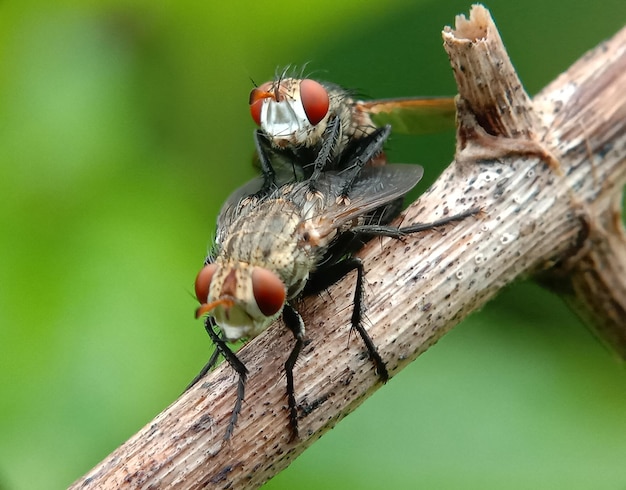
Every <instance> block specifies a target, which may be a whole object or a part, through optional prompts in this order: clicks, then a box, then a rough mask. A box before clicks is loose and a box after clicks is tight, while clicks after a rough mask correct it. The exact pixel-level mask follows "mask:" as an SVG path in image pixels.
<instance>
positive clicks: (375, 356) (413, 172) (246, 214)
mask: <svg viewBox="0 0 626 490" xmlns="http://www.w3.org/2000/svg"><path fill="white" fill-rule="evenodd" d="M373 134H374V137H372V138H369V139H367V141H368V144H365V145H362V146H361V147H360V149H359V151H358V152H357V153H356V154H355V155H354V156H353V159H352V160H351V162H349V163H348V164H346V165H345V166H343V167H342V169H341V170H329V171H324V172H322V173H321V174H320V175H319V176H317V177H316V181H315V191H312V190H311V186H310V182H309V180H304V181H290V182H286V183H282V184H281V185H279V186H277V187H276V188H273V189H267V188H265V187H264V179H263V178H262V177H261V178H257V179H255V180H253V181H251V182H250V183H248V184H246V185H244V186H243V187H242V188H240V189H238V190H237V191H235V192H234V193H233V194H232V195H231V196H230V197H229V198H228V199H227V201H226V202H225V204H224V206H223V207H222V210H221V211H220V214H219V216H218V220H217V232H216V239H215V246H214V249H213V252H212V254H211V255H210V256H209V257H208V258H207V260H206V261H205V266H204V267H203V269H202V270H201V271H200V273H199V274H198V276H197V278H196V285H195V290H196V295H197V298H198V301H199V302H200V306H199V307H198V309H197V311H196V317H199V316H204V315H207V317H206V321H205V328H206V330H207V333H208V334H209V336H210V337H211V339H212V341H213V342H214V343H215V345H216V351H215V353H214V355H213V356H212V357H211V359H210V360H209V363H208V364H207V365H206V366H205V368H204V369H203V370H202V371H201V373H200V374H199V375H198V376H197V377H196V378H195V379H194V380H193V382H192V383H191V385H193V384H194V383H195V382H197V381H198V380H199V379H200V378H201V377H202V376H203V375H204V374H205V373H206V372H207V371H208V370H209V369H211V367H212V366H213V365H214V364H215V362H216V361H217V358H218V356H219V355H221V356H223V357H224V358H225V359H226V361H227V362H228V363H229V365H230V366H231V367H232V368H233V369H234V370H235V371H236V372H237V374H238V375H239V381H238V389H237V398H236V402H235V406H234V408H233V411H232V415H231V418H230V421H229V423H228V427H227V430H226V433H225V435H224V438H225V439H228V438H230V436H231V435H232V433H233V430H234V428H235V425H236V423H237V418H238V416H239V413H240V411H241V406H242V402H243V399H244V395H245V385H246V377H247V374H248V370H247V368H246V367H245V365H244V364H243V362H241V360H240V359H239V358H238V357H237V355H236V354H235V353H234V352H233V351H232V350H231V349H230V348H229V347H228V344H227V342H233V341H237V340H242V339H243V340H247V339H251V338H253V337H255V336H257V335H259V334H260V333H261V332H263V331H264V330H265V329H267V328H268V327H269V325H270V324H271V323H272V322H273V321H274V320H275V319H277V318H278V317H279V316H281V317H282V319H283V321H284V323H285V325H286V326H287V328H288V329H289V330H290V331H291V332H292V334H293V336H294V339H295V343H294V346H293V348H292V350H291V353H290V354H289V356H288V358H287V360H286V362H285V374H286V380H287V389H286V392H287V399H288V411H289V414H288V418H289V427H290V430H291V436H292V437H294V438H295V437H297V436H298V406H297V403H296V396H295V388H294V377H293V369H294V366H295V364H296V360H297V359H298V356H299V355H300V352H301V350H302V348H303V345H304V341H305V324H304V321H303V319H302V317H301V316H300V313H299V312H298V311H297V309H296V308H295V306H294V304H295V300H296V299H297V298H299V297H301V296H305V295H309V294H314V293H315V292H319V291H321V290H324V289H326V288H328V287H329V286H330V285H332V284H334V283H336V282H337V281H339V280H340V279H341V278H342V277H344V276H345V275H346V274H348V273H350V272H351V271H356V273H357V278H356V284H355V289H354V296H353V302H354V306H353V312H352V316H351V328H352V329H353V330H356V332H357V333H358V334H359V336H360V337H361V339H362V340H363V342H364V344H365V346H366V348H367V352H368V354H369V357H370V359H371V360H372V361H373V363H374V366H375V368H376V371H377V373H378V376H379V378H380V379H381V381H383V382H385V381H387V379H388V378H389V374H388V371H387V368H386V365H385V362H384V361H383V359H382V357H381V356H380V354H379V352H378V350H377V349H376V346H375V344H374V342H373V341H372V339H371V338H370V336H369V334H368V333H367V331H366V329H365V328H364V327H363V325H362V316H363V297H364V291H363V280H364V275H365V272H364V267H363V263H362V262H361V260H360V259H359V258H357V257H354V255H353V254H354V253H355V252H356V251H357V250H358V249H359V248H361V247H362V245H363V244H364V243H365V242H366V241H367V240H369V239H370V238H372V237H374V236H387V237H393V238H401V237H404V236H406V235H408V234H411V233H416V232H419V231H424V230H429V229H432V228H435V227H439V226H443V225H446V224H449V223H451V222H454V221H458V220H462V219H464V218H466V217H468V216H472V215H475V214H476V213H478V211H479V210H478V209H476V208H474V209H470V210H469V211H466V212H464V213H461V214H458V215H455V216H451V217H447V218H444V219H442V220H439V221H435V222H432V223H425V224H415V225H413V226H408V227H402V228H397V227H392V226H388V225H387V223H389V222H390V221H391V220H392V219H393V218H394V217H395V216H396V215H397V214H398V213H399V211H400V209H401V208H400V206H399V205H398V204H399V201H401V199H402V197H403V196H404V195H405V194H406V193H407V192H408V191H409V190H410V189H412V188H413V187H414V186H415V185H416V184H417V182H418V181H419V180H420V179H421V177H422V172H423V171H422V168H421V167H420V166H418V165H401V164H390V165H384V166H371V165H370V166H365V164H366V163H367V162H368V161H370V158H371V155H372V154H375V153H376V152H379V151H380V149H381V147H382V145H383V143H384V140H385V138H386V136H387V134H388V130H387V129H386V128H378V129H377V130H376V131H375V132H374V133H373ZM216 326H219V331H216V328H215V327H216ZM191 385H190V386H191Z"/></svg>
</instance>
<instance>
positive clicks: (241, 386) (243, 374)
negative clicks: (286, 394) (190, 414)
mask: <svg viewBox="0 0 626 490" xmlns="http://www.w3.org/2000/svg"><path fill="white" fill-rule="evenodd" d="M214 326H215V320H214V319H213V318H212V317H207V319H206V321H205V322H204V328H205V329H206V331H207V333H208V334H209V337H211V340H212V341H213V343H214V344H215V352H214V353H213V355H212V356H211V359H209V362H208V363H207V364H206V366H204V368H202V371H200V374H199V375H198V376H196V377H195V378H194V380H193V381H192V382H191V384H190V385H189V386H188V387H187V389H189V388H190V387H191V386H193V385H194V384H195V383H196V382H197V380H198V379H200V378H201V377H202V376H204V374H206V372H207V371H208V370H209V369H211V367H212V362H211V361H213V360H214V359H215V361H217V358H218V356H219V355H220V354H221V355H222V356H223V357H224V358H225V359H226V362H228V364H230V367H232V368H233V369H234V370H235V372H236V373H237V374H238V375H239V381H238V383H237V400H236V401H235V406H234V408H233V411H232V413H231V415H230V420H229V422H228V427H227V428H226V433H225V434H224V440H225V441H227V440H228V439H230V436H232V435H233V430H234V429H235V424H236V423H237V418H238V417H239V412H241V405H242V403H243V399H244V397H245V393H246V378H247V376H248V369H247V368H246V366H245V365H244V363H243V362H241V360H239V358H238V357H237V355H236V354H235V353H234V352H233V351H232V350H230V348H229V347H228V345H226V341H225V340H224V339H222V338H221V337H220V336H219V335H218V334H217V333H216V332H215V330H213V327H214ZM215 361H214V362H215Z"/></svg>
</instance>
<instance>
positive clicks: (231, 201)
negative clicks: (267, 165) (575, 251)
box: [216, 177, 263, 242]
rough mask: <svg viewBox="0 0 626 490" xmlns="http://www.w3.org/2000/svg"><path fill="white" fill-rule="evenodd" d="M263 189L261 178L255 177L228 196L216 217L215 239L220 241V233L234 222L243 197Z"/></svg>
mask: <svg viewBox="0 0 626 490" xmlns="http://www.w3.org/2000/svg"><path fill="white" fill-rule="evenodd" d="M261 187H263V177H255V178H254V179H252V180H250V181H248V182H246V183H245V184H244V185H242V186H241V187H238V188H237V189H235V190H234V191H233V193H232V194H231V195H230V196H228V198H227V199H226V201H224V204H222V209H220V214H219V215H218V217H217V232H216V235H217V236H216V238H217V240H218V242H219V241H220V238H221V235H222V233H224V231H225V230H226V228H228V226H229V225H230V224H231V223H232V222H233V221H234V219H235V218H236V217H237V216H238V214H239V209H238V208H239V203H240V202H241V200H242V199H243V198H244V197H248V196H252V195H254V194H256V193H257V192H258V191H260V190H261Z"/></svg>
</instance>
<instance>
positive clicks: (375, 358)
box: [304, 257, 389, 383]
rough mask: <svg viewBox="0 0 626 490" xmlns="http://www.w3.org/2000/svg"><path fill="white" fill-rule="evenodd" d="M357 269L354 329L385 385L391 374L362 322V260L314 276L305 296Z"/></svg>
mask: <svg viewBox="0 0 626 490" xmlns="http://www.w3.org/2000/svg"><path fill="white" fill-rule="evenodd" d="M355 269H356V271H357V278H356V287H355V289H354V305H353V308H352V319H351V323H352V328H353V329H354V330H356V331H357V332H358V334H359V335H360V336H361V339H362V340H363V343H364V344H365V347H367V352H368V354H369V357H370V359H371V360H372V362H373V363H374V365H375V366H376V371H377V372H378V376H379V377H380V379H381V381H382V382H383V383H385V382H387V380H388V379H389V372H388V371H387V367H386V366H385V363H384V361H383V359H382V357H380V354H379V353H378V349H376V346H375V345H374V342H373V341H372V339H371V337H370V336H369V334H368V333H367V330H365V328H364V327H363V325H362V322H361V320H362V317H363V291H364V290H363V277H364V275H365V271H364V269H363V263H362V262H361V259H359V258H357V257H351V258H348V259H345V260H342V261H340V262H337V263H335V264H333V265H332V266H331V267H328V268H327V269H324V270H323V271H322V273H321V274H318V275H314V276H313V277H311V279H310V280H309V282H308V283H307V287H306V288H305V290H304V294H312V293H314V292H317V291H321V290H323V289H326V288H327V287H328V286H330V285H331V284H334V283H336V282H337V281H339V279H341V278H342V277H344V276H345V275H346V274H348V273H349V272H352V271H353V270H355Z"/></svg>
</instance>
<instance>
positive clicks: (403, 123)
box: [249, 74, 456, 180]
mask: <svg viewBox="0 0 626 490" xmlns="http://www.w3.org/2000/svg"><path fill="white" fill-rule="evenodd" d="M249 103H250V113H251V115H252V119H253V120H254V121H255V122H256V123H257V125H258V126H259V131H258V132H257V133H256V136H255V137H256V141H257V149H258V148H259V147H262V146H264V147H265V151H266V152H268V153H269V155H268V159H269V160H271V162H269V163H270V164H273V165H274V167H275V166H276V161H277V160H278V161H280V160H281V159H282V160H286V161H287V162H288V163H291V164H293V163H294V161H296V162H299V163H298V164H299V165H300V166H301V167H302V169H296V171H295V172H294V173H295V174H296V175H298V171H300V170H301V178H302V179H306V178H309V177H311V176H312V175H314V174H315V172H316V170H318V169H317V168H316V167H315V165H313V162H314V160H316V157H319V155H320V154H321V155H322V156H323V158H322V159H320V158H317V161H318V162H320V160H323V161H322V162H321V163H319V164H321V165H322V169H321V170H331V169H334V168H343V167H345V166H346V165H347V164H348V163H349V162H350V161H352V159H353V158H354V156H355V155H358V153H359V148H358V146H359V144H360V141H361V140H362V138H366V137H368V136H370V135H371V134H372V133H373V132H374V131H375V130H376V129H377V128H379V127H383V126H385V125H388V124H391V125H392V126H393V128H394V131H396V132H404V133H411V134H424V133H430V132H437V131H442V130H444V129H451V128H454V122H455V115H456V107H455V102H454V99H453V98H437V97H433V98H424V97H413V98H399V99H380V100H370V101H360V100H356V99H355V98H354V97H353V95H352V93H351V92H350V91H348V90H346V89H343V88H341V87H340V86H338V85H335V84H332V83H328V82H323V81H317V80H312V79H308V78H304V79H300V78H290V77H285V76H284V74H283V75H280V76H278V77H277V78H276V79H275V80H273V81H270V82H266V83H263V84H262V85H260V86H258V87H256V88H254V89H253V90H252V92H251V93H250V98H249ZM260 157H261V155H260ZM385 162H386V159H385V157H384V155H380V156H379V158H377V159H375V160H372V161H371V162H368V163H370V164H383V163H385ZM260 163H261V168H262V170H263V171H264V175H265V178H266V180H267V179H270V178H272V175H271V171H270V173H269V174H268V172H266V170H267V166H268V165H267V164H268V162H266V161H263V159H262V157H261V159H260ZM321 170H319V171H321Z"/></svg>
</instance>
